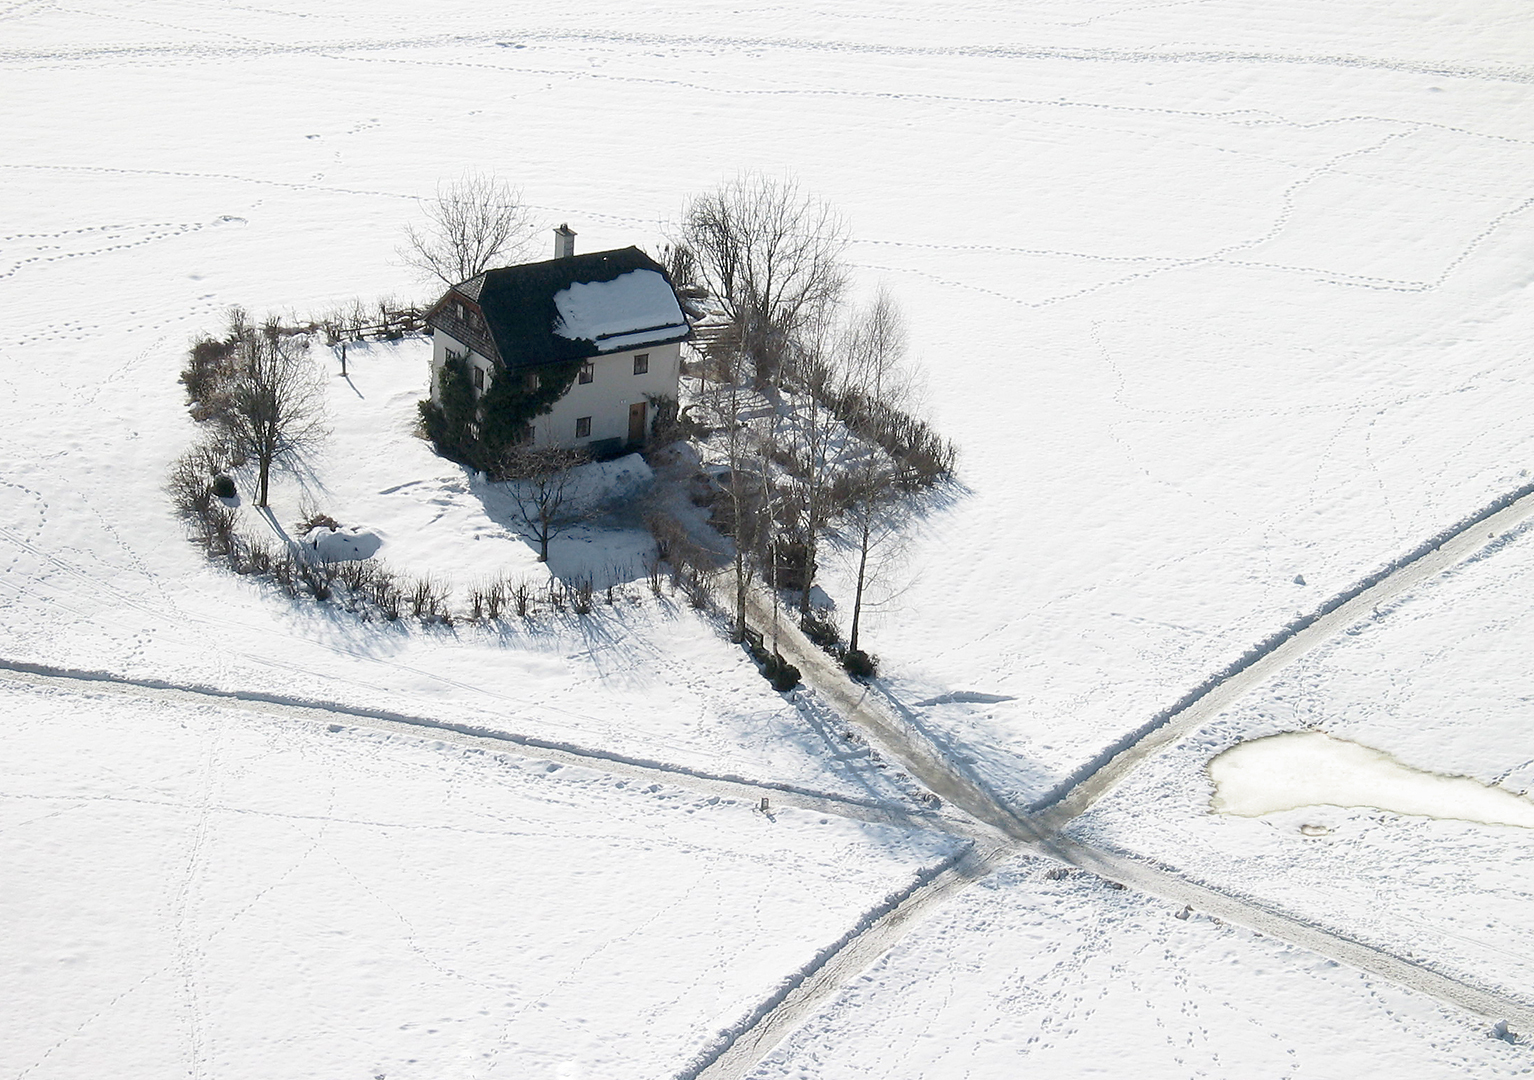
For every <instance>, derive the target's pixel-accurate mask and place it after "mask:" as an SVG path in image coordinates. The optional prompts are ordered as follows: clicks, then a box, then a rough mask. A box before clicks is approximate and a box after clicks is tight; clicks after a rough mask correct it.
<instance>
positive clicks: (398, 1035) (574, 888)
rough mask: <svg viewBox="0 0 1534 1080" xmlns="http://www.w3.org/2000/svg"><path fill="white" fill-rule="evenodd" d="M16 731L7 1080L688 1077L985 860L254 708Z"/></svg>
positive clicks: (6, 947) (4, 841)
mask: <svg viewBox="0 0 1534 1080" xmlns="http://www.w3.org/2000/svg"><path fill="white" fill-rule="evenodd" d="M0 708H3V710H4V713H5V715H6V717H7V720H6V749H7V752H6V754H5V755H4V757H3V758H0V860H3V862H4V865H5V867H6V882H7V885H6V888H4V889H3V890H0V923H3V924H4V926H5V928H6V932H5V933H4V934H3V935H0V1008H3V1009H4V1011H5V1013H6V1014H7V1015H8V1019H7V1022H6V1023H4V1024H3V1025H0V1073H3V1074H4V1075H6V1076H23V1075H24V1076H28V1077H36V1078H38V1080H43V1078H65V1077H83V1076H91V1075H99V1074H101V1073H102V1072H103V1070H105V1071H110V1072H111V1073H112V1074H113V1075H115V1076H121V1077H145V1078H147V1077H164V1076H172V1075H183V1074H190V1075H194V1076H217V1077H221V1078H225V1077H227V1078H230V1080H240V1078H250V1080H266V1078H270V1077H274V1076H282V1077H294V1078H297V1077H315V1078H321V1077H338V1076H367V1077H373V1076H377V1075H379V1074H383V1075H385V1076H388V1077H391V1078H395V1080H409V1078H412V1077H419V1078H421V1080H439V1078H441V1077H443V1076H447V1075H452V1076H492V1075H494V1076H515V1077H527V1078H539V1080H541V1078H548V1080H556V1078H558V1080H563V1078H565V1077H569V1076H585V1077H601V1076H664V1075H667V1074H669V1072H670V1071H671V1070H672V1069H674V1068H676V1067H677V1066H678V1065H679V1064H680V1063H683V1062H685V1061H686V1060H687V1059H688V1058H689V1057H690V1056H692V1055H694V1054H696V1053H697V1052H699V1051H700V1050H701V1049H703V1047H704V1046H705V1045H706V1044H707V1042H708V1040H709V1039H710V1038H712V1036H713V1035H714V1033H715V1032H716V1031H718V1030H721V1029H724V1028H727V1027H729V1026H731V1025H732V1024H735V1023H737V1022H738V1021H739V1019H740V1018H741V1017H742V1016H744V1015H745V1014H747V1013H748V1012H749V1011H750V1010H751V1008H752V1007H753V1006H754V1005H755V1003H756V1002H757V1001H758V1000H759V999H760V998H762V997H763V996H765V995H766V994H767V993H770V992H771V991H772V990H773V989H775V988H776V986H777V985H778V983H779V982H780V981H781V980H782V979H783V978H784V977H786V976H787V975H788V974H790V973H792V972H793V971H795V970H796V968H797V967H799V966H800V965H803V964H805V963H807V962H808V961H809V960H810V959H811V958H812V957H813V956H814V954H815V952H816V951H817V950H818V949H819V948H821V947H823V946H824V945H825V944H827V943H828V942H830V941H834V940H835V939H836V938H837V937H838V936H840V935H841V934H843V933H844V932H846V931H847V930H848V929H849V928H850V927H851V926H852V925H853V924H854V923H855V922H856V921H857V919H858V918H859V916H860V915H861V913H862V912H863V911H864V910H865V909H866V908H867V907H869V906H870V905H871V904H872V903H875V902H877V900H878V899H879V898H880V897H882V896H883V895H885V894H886V893H889V892H893V891H895V890H897V889H899V888H901V887H902V886H904V885H905V884H906V883H907V882H908V881H909V879H910V878H911V877H912V876H913V875H914V874H915V873H916V872H917V871H918V870H920V869H921V868H922V867H923V866H927V865H931V864H934V863H936V862H939V861H940V860H941V859H942V858H943V857H944V856H945V855H946V854H948V853H949V852H950V851H951V850H952V849H953V846H954V842H953V841H949V840H946V839H944V838H940V837H937V836H934V835H933V834H930V833H921V834H912V833H906V832H902V831H900V830H897V829H891V828H888V827H885V826H876V825H864V824H853V823H849V822H847V821H845V820H843V819H840V818H823V817H821V816H819V815H816V814H808V813H801V812H797V811H793V810H783V809H780V810H777V811H775V812H774V814H773V816H772V817H771V818H770V819H769V818H768V817H766V816H764V815H763V814H760V813H758V812H756V810H755V809H754V808H753V807H752V806H751V805H748V804H744V803H741V802H732V801H729V800H719V799H717V798H706V797H702V796H698V795H695V794H692V793H689V792H686V791H683V790H680V789H673V788H665V787H663V786H661V785H653V784H647V785H632V786H631V785H630V784H629V783H628V782H626V781H624V780H622V779H615V778H613V777H611V776H606V775H603V774H601V773H595V772H588V771H587V770H584V769H580V768H569V767H564V768H562V767H560V766H558V765H554V764H551V763H548V762H540V761H536V760H527V759H521V758H509V757H501V756H499V755H495V754H491V753H485V752H480V751H474V750H466V749H464V748H462V747H458V746H452V745H445V744H443V743H441V742H435V741H433V740H431V739H414V738H408V737H400V736H390V735H384V734H381V733H378V732H372V731H367V730H362V729H356V728H351V727H344V726H342V725H339V724H331V725H327V724H325V723H323V722H322V720H321V719H317V720H316V721H315V722H313V723H305V722H301V721H296V720H293V719H290V718H287V717H281V718H277V717H271V716H264V715H262V714H261V713H260V712H259V711H252V710H250V709H241V708H237V707H232V706H229V705H222V704H207V705H188V704H177V703H168V702H166V701H164V700H154V699H144V698H140V697H136V696H133V695H132V694H125V693H123V692H122V691H120V690H113V689H111V688H103V689H94V690H93V689H91V688H89V687H86V688H82V689H72V688H58V687H54V686H36V685H33V686H17V685H0ZM22 1017H25V1022H24V1023H23V1022H19V1021H20V1020H21V1018H22ZM108 1063H110V1065H108Z"/></svg>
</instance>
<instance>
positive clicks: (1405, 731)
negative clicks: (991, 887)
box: [1071, 531, 1534, 992]
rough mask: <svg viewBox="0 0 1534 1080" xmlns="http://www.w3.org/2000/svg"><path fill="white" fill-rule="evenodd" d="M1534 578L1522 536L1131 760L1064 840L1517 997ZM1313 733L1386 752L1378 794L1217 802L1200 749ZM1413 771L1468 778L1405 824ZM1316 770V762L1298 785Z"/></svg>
mask: <svg viewBox="0 0 1534 1080" xmlns="http://www.w3.org/2000/svg"><path fill="white" fill-rule="evenodd" d="M1531 571H1534V538H1531V535H1530V534H1529V533H1528V532H1527V531H1525V532H1524V533H1523V534H1522V535H1520V536H1519V537H1518V538H1517V539H1515V540H1513V541H1511V542H1509V543H1506V544H1501V545H1497V546H1496V547H1494V548H1493V549H1491V550H1488V551H1487V552H1485V553H1483V555H1482V556H1481V557H1480V558H1478V559H1477V560H1475V561H1472V562H1469V563H1465V564H1462V565H1461V567H1460V568H1459V569H1458V570H1456V571H1455V572H1454V573H1452V574H1449V575H1445V576H1443V577H1440V578H1438V579H1436V580H1434V581H1433V582H1431V583H1430V584H1428V585H1427V586H1424V587H1422V588H1419V589H1418V590H1416V591H1415V592H1413V593H1410V594H1408V595H1407V596H1406V597H1404V598H1403V599H1402V600H1401V601H1400V602H1398V603H1397V604H1395V605H1393V606H1392V607H1390V608H1387V609H1381V610H1380V612H1379V613H1378V614H1377V615H1376V616H1374V617H1371V618H1370V619H1368V620H1367V621H1365V622H1364V623H1362V624H1360V625H1358V626H1355V627H1353V628H1351V629H1350V630H1349V631H1347V633H1345V634H1343V635H1341V636H1340V637H1338V638H1335V639H1334V640H1333V641H1331V642H1330V643H1328V644H1327V645H1326V646H1324V647H1323V648H1321V649H1318V650H1316V651H1315V652H1313V653H1311V654H1310V655H1309V656H1307V657H1305V658H1304V659H1303V660H1301V661H1300V662H1299V663H1296V664H1294V665H1293V666H1292V667H1290V668H1289V669H1288V670H1287V671H1285V672H1284V673H1283V674H1282V675H1281V676H1279V677H1277V678H1275V679H1273V680H1271V681H1270V682H1269V683H1268V684H1266V685H1265V686H1263V687H1262V688H1260V689H1259V690H1258V691H1257V692H1256V693H1254V694H1252V695H1251V696H1249V697H1248V698H1247V699H1246V700H1244V701H1243V702H1242V703H1240V704H1239V705H1237V706H1236V707H1234V708H1232V709H1230V710H1229V711H1228V712H1226V713H1225V714H1224V715H1223V716H1221V717H1219V718H1218V719H1217V720H1216V721H1214V722H1213V723H1210V724H1208V725H1207V726H1206V727H1205V728H1204V729H1203V730H1201V731H1199V732H1198V733H1197V734H1195V735H1193V736H1191V737H1190V738H1188V739H1187V740H1185V741H1184V742H1183V743H1182V744H1180V745H1179V746H1177V747H1176V748H1175V749H1174V750H1172V751H1169V752H1168V753H1166V754H1164V755H1162V757H1161V758H1159V759H1157V760H1156V761H1154V762H1152V763H1151V764H1150V765H1148V766H1147V767H1146V768H1145V769H1143V770H1141V773H1140V774H1139V775H1138V776H1136V777H1135V778H1134V779H1132V780H1131V781H1129V782H1128V783H1127V784H1125V785H1124V786H1123V787H1122V788H1120V789H1119V790H1118V791H1117V792H1115V793H1114V794H1113V795H1112V796H1110V797H1109V798H1108V799H1107V800H1105V801H1104V802H1103V803H1101V804H1100V805H1099V806H1098V807H1097V808H1095V809H1094V810H1093V811H1092V812H1091V813H1089V814H1088V815H1086V816H1085V817H1083V818H1081V819H1078V820H1077V822H1076V823H1075V824H1074V825H1073V827H1072V830H1071V832H1072V835H1074V836H1076V837H1077V838H1079V839H1088V840H1092V841H1096V842H1100V843H1103V844H1106V845H1107V846H1109V847H1111V848H1115V849H1122V850H1127V851H1130V852H1135V853H1138V854H1142V855H1146V856H1149V857H1151V858H1154V859H1156V860H1158V861H1160V862H1162V863H1165V864H1167V865H1170V866H1174V867H1177V868H1178V869H1181V870H1184V871H1187V872H1189V873H1191V875H1192V876H1194V877H1195V878H1197V879H1200V880H1204V881H1209V882H1217V883H1220V884H1222V885H1224V886H1226V887H1228V888H1233V889H1235V890H1236V891H1238V892H1240V893H1241V894H1243V895H1247V896H1256V897H1263V898H1265V900H1266V901H1268V902H1270V903H1273V904H1275V905H1277V906H1279V907H1281V908H1283V909H1285V910H1288V911H1291V912H1294V913H1296V914H1299V915H1301V916H1302V917H1303V918H1305V919H1306V920H1308V921H1312V922H1317V923H1321V924H1324V925H1329V926H1334V927H1338V928H1341V929H1343V930H1345V931H1346V932H1347V933H1349V934H1351V935H1354V936H1358V937H1361V938H1362V939H1363V940H1366V941H1371V942H1375V943H1378V944H1381V945H1385V946H1387V947H1391V948H1392V949H1396V950H1400V949H1405V950H1407V951H1409V952H1410V953H1412V954H1414V955H1419V956H1424V957H1428V958H1430V959H1431V960H1432V962H1433V963H1434V964H1436V965H1440V966H1443V967H1446V968H1449V969H1452V970H1457V971H1460V972H1463V973H1466V974H1467V975H1471V976H1473V977H1475V978H1478V979H1480V980H1481V981H1486V982H1497V983H1500V984H1501V985H1503V986H1505V987H1508V988H1509V989H1512V990H1514V991H1515V992H1516V991H1518V990H1520V989H1521V988H1525V987H1528V986H1530V985H1534V982H1531V980H1534V891H1531V889H1530V884H1529V874H1528V866H1529V861H1530V859H1534V799H1530V798H1528V792H1529V790H1530V788H1531V786H1534V724H1531V723H1530V702H1529V696H1528V676H1527V672H1528V664H1527V661H1526V659H1525V656H1524V653H1525V652H1526V644H1525V643H1526V642H1527V641H1528V640H1529V634H1530V632H1531V630H1534V627H1531V625H1530V623H1531V620H1534V589H1531V583H1534V577H1531ZM1308 730H1314V731H1321V732H1325V733H1327V734H1328V735H1331V736H1333V737H1334V738H1336V739H1338V740H1348V743H1343V744H1341V745H1343V746H1347V745H1349V744H1355V745H1358V746H1360V747H1369V748H1373V749H1380V748H1386V747H1388V748H1389V753H1390V755H1391V757H1392V758H1393V759H1395V762H1397V763H1398V764H1395V765H1394V767H1393V769H1385V770H1383V771H1384V774H1385V777H1386V778H1387V780H1388V783H1386V784H1376V785H1375V790H1373V791H1368V792H1360V791H1357V790H1354V791H1353V792H1344V793H1337V794H1334V795H1333V796H1332V797H1331V798H1328V799H1326V802H1325V803H1322V804H1320V805H1302V806H1297V807H1294V808H1291V809H1286V810H1277V811H1274V812H1271V813H1266V814H1263V815H1262V816H1259V817H1252V818H1240V817H1232V816H1228V815H1222V814H1217V813H1213V812H1212V807H1211V800H1212V799H1213V798H1214V797H1215V795H1216V792H1215V789H1214V787H1213V785H1212V784H1211V781H1210V776H1209V772H1210V771H1211V770H1212V769H1213V767H1214V766H1213V765H1212V764H1211V759H1213V760H1214V761H1215V762H1218V756H1219V755H1221V754H1222V753H1223V752H1225V751H1227V748H1230V747H1240V746H1247V747H1251V746H1257V745H1260V744H1259V743H1253V742H1248V741H1247V740H1253V739H1262V738H1263V737H1264V736H1268V735H1273V734H1275V733H1279V732H1293V731H1308ZM1350 764H1352V765H1353V768H1352V769H1349V770H1347V771H1340V770H1339V774H1338V777H1337V778H1338V780H1340V781H1342V782H1344V783H1348V784H1350V785H1351V786H1352V787H1354V788H1355V789H1356V788H1358V787H1361V786H1362V785H1364V784H1367V783H1369V782H1370V780H1371V779H1373V778H1375V777H1378V776H1379V775H1380V773H1379V772H1378V771H1376V770H1378V769H1379V763H1378V761H1377V760H1376V761H1372V762H1371V761H1369V760H1368V759H1367V756H1365V757H1363V758H1360V759H1355V760H1353V761H1352V762H1350ZM1408 768H1409V769H1414V770H1422V771H1423V772H1426V773H1428V774H1437V775H1439V776H1458V777H1466V778H1469V779H1464V780H1460V781H1457V782H1456V783H1458V784H1459V785H1461V788H1460V789H1455V788H1454V787H1452V786H1449V785H1448V784H1446V783H1444V782H1442V781H1440V782H1439V783H1438V784H1436V785H1432V786H1431V787H1429V788H1428V790H1429V791H1431V793H1432V796H1433V803H1434V804H1435V805H1425V804H1424V803H1422V802H1421V801H1420V796H1418V798H1419V802H1418V803H1417V804H1416V805H1409V806H1405V807H1400V809H1404V810H1406V811H1408V814H1409V815H1414V816H1408V814H1403V813H1397V812H1391V811H1390V808H1389V807H1388V806H1387V805H1386V804H1388V803H1391V802H1395V803H1400V802H1402V801H1403V800H1404V799H1406V798H1408V797H1412V796H1414V795H1417V793H1418V792H1419V791H1420V790H1421V789H1419V788H1417V787H1416V784H1417V783H1419V782H1420V780H1419V778H1420V777H1421V773H1418V774H1417V776H1416V777H1413V776H1411V775H1409V774H1408V775H1406V776H1402V775H1401V773H1403V772H1405V770H1406V769H1408ZM1283 775H1284V773H1283V771H1282V770H1280V769H1278V768H1270V769H1268V770H1266V771H1265V773H1264V774H1263V775H1261V776H1260V777H1257V778H1256V779H1258V780H1260V781H1266V782H1267V783H1268V784H1270V785H1272V784H1276V783H1279V782H1281V781H1282V778H1283ZM1317 779H1318V776H1317V770H1316V768H1315V767H1314V765H1311V766H1310V768H1309V775H1308V776H1306V778H1305V781H1306V782H1309V783H1314V782H1316V781H1317ZM1319 798H1320V796H1318V799H1319ZM1332 803H1336V804H1340V805H1330V804H1332ZM1382 806H1386V809H1384V810H1383V811H1382V810H1381V809H1380V807H1382ZM1488 818H1489V819H1491V820H1493V821H1498V820H1500V821H1502V822H1506V823H1505V824H1486V823H1484V821H1485V820H1486V819H1488ZM1307 832H1308V833H1311V834H1313V835H1306V834H1307Z"/></svg>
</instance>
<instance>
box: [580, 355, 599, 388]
mask: <svg viewBox="0 0 1534 1080" xmlns="http://www.w3.org/2000/svg"><path fill="white" fill-rule="evenodd" d="M596 375H597V369H596V367H595V365H593V364H592V362H591V361H590V360H588V361H586V362H585V363H584V364H582V365H581V382H583V383H589V382H590V381H591V380H592V379H594V378H596Z"/></svg>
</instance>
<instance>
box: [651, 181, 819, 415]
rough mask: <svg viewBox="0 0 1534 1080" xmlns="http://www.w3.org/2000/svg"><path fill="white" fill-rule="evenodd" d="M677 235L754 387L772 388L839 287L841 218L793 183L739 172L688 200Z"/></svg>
mask: <svg viewBox="0 0 1534 1080" xmlns="http://www.w3.org/2000/svg"><path fill="white" fill-rule="evenodd" d="M678 231H679V236H678V239H679V240H680V242H681V243H682V244H685V245H686V247H687V248H688V249H689V250H690V251H691V252H692V254H693V256H694V258H695V260H696V266H697V270H698V274H699V276H700V277H701V278H702V279H703V281H702V282H701V284H703V285H706V286H707V287H708V289H709V291H710V292H711V293H713V295H714V297H715V298H716V299H717V300H719V302H720V303H721V304H722V305H723V306H724V308H725V310H726V312H727V314H728V315H729V316H730V319H731V322H732V324H733V328H734V331H735V332H736V333H737V334H738V335H739V337H740V345H741V351H742V352H743V353H744V354H745V357H746V359H747V360H748V362H749V363H750V364H751V366H752V372H753V375H754V377H755V379H756V382H757V385H758V386H762V385H765V384H766V383H770V382H773V381H775V380H776V379H777V377H778V372H779V369H780V367H781V366H782V362H783V357H784V354H785V353H786V351H787V349H788V347H789V342H790V341H791V340H792V338H793V336H794V334H795V333H796V331H798V329H799V328H800V326H801V325H802V324H803V323H804V321H805V320H806V319H809V318H811V317H813V316H814V315H815V314H816V313H817V312H819V311H821V310H823V309H824V308H826V307H828V306H829V305H831V304H832V303H834V302H835V300H836V299H837V298H838V297H839V296H840V295H841V293H842V290H843V288H844V287H845V284H846V273H845V270H844V268H843V266H842V263H841V255H842V251H843V250H844V249H845V247H846V245H847V231H846V226H845V225H844V224H843V223H842V220H841V218H840V217H839V216H838V215H837V214H836V212H835V211H834V210H832V209H831V208H830V207H829V206H828V205H826V204H825V203H824V202H822V201H820V200H819V199H817V198H814V197H812V196H807V195H803V194H801V193H800V191H799V187H798V185H797V184H796V183H795V182H794V181H793V180H775V179H772V178H771V177H768V176H764V175H762V174H761V173H745V174H743V175H741V176H739V177H737V178H736V179H734V180H732V181H729V182H728V183H725V184H723V185H721V186H720V187H719V188H718V189H717V190H715V191H712V192H709V193H707V194H704V195H699V196H697V197H696V198H694V199H693V200H692V202H691V203H690V204H689V205H688V206H687V209H686V212H685V213H684V215H683V219H682V222H681V225H680V228H679V230H678Z"/></svg>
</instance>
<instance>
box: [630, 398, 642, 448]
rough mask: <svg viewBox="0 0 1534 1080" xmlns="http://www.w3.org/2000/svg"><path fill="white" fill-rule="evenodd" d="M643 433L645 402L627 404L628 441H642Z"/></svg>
mask: <svg viewBox="0 0 1534 1080" xmlns="http://www.w3.org/2000/svg"><path fill="white" fill-rule="evenodd" d="M644 435H645V403H644V402H642V401H639V402H635V403H634V404H633V405H630V406H629V442H631V443H642V442H644Z"/></svg>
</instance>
